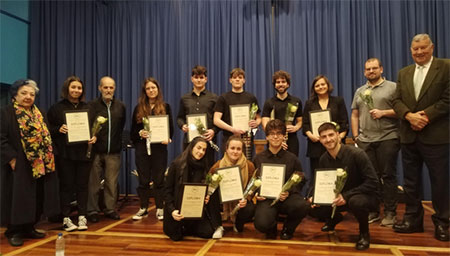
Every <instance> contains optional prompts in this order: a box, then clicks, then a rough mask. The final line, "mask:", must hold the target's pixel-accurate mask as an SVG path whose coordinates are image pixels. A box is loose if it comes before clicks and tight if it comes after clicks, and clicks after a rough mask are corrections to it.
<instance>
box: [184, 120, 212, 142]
mask: <svg viewBox="0 0 450 256" xmlns="http://www.w3.org/2000/svg"><path fill="white" fill-rule="evenodd" d="M198 122H201V123H202V124H203V127H205V130H206V129H208V124H207V122H206V114H194V115H186V123H187V125H188V127H189V131H188V134H187V135H188V142H191V141H192V140H193V139H194V138H195V137H197V136H200V135H201V134H200V133H199V132H198V128H197V124H198Z"/></svg>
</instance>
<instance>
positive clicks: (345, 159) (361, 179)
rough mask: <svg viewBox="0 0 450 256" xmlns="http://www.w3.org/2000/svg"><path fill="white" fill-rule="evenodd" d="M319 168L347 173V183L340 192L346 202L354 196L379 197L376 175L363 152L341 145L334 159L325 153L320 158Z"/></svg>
mask: <svg viewBox="0 0 450 256" xmlns="http://www.w3.org/2000/svg"><path fill="white" fill-rule="evenodd" d="M319 166H320V168H342V169H344V170H346V171H347V182H346V183H345V186H344V189H343V190H342V196H343V197H344V199H345V200H346V201H348V199H349V198H350V197H351V196H353V195H355V194H366V195H371V196H374V197H378V196H379V194H378V186H379V183H378V178H377V174H376V173H375V169H374V168H373V165H372V162H370V160H369V157H368V156H367V154H366V153H365V152H364V150H362V149H360V148H357V147H354V146H349V145H341V149H340V150H339V153H338V154H337V156H336V159H334V158H333V157H332V156H331V155H330V154H329V153H328V152H325V153H324V154H323V155H322V156H321V157H320V160H319Z"/></svg>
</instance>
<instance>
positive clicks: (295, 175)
mask: <svg viewBox="0 0 450 256" xmlns="http://www.w3.org/2000/svg"><path fill="white" fill-rule="evenodd" d="M299 179H300V175H298V174H294V175H292V178H291V180H292V181H294V182H298V181H299Z"/></svg>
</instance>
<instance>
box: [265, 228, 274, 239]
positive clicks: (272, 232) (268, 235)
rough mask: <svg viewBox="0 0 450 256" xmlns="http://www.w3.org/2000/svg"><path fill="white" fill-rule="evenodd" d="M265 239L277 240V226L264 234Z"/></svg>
mask: <svg viewBox="0 0 450 256" xmlns="http://www.w3.org/2000/svg"><path fill="white" fill-rule="evenodd" d="M266 239H272V240H275V239H277V226H275V228H274V229H272V230H271V231H269V232H267V233H266Z"/></svg>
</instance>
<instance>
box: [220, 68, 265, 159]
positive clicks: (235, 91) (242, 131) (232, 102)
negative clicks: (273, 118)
mask: <svg viewBox="0 0 450 256" xmlns="http://www.w3.org/2000/svg"><path fill="white" fill-rule="evenodd" d="M229 82H230V84H231V91H229V92H226V93H224V94H222V95H221V96H219V98H218V99H217V103H216V106H215V109H214V111H215V112H214V124H215V125H216V126H217V127H219V128H220V129H222V130H223V135H222V145H225V144H226V142H227V140H228V138H229V137H230V136H231V135H233V134H234V135H242V136H245V135H246V134H249V133H248V132H250V129H256V128H258V126H259V124H260V123H261V116H260V115H259V113H260V110H259V109H258V110H257V111H256V116H255V119H249V118H248V112H249V111H250V109H251V107H252V105H253V106H256V107H257V106H258V100H257V99H256V97H255V96H254V95H253V94H251V93H249V92H246V91H245V90H244V84H245V71H244V70H243V69H242V68H234V69H233V70H231V72H230V78H229ZM245 105H248V107H247V108H246V109H248V111H247V112H246V113H243V115H241V116H244V117H247V119H244V118H239V117H240V116H239V115H237V114H236V115H234V116H233V115H232V113H231V110H230V108H231V107H232V108H236V109H238V110H241V109H245ZM245 111H246V110H245ZM236 112H239V111H236ZM245 114H247V115H245ZM233 119H234V120H233ZM232 121H234V123H235V125H234V126H232V125H233V122H232ZM244 127H245V128H244ZM247 137H248V136H247ZM250 137H252V136H250ZM249 139H250V140H251V138H249ZM246 146H247V147H249V148H250V149H252V148H253V147H252V144H251V142H249V145H246ZM250 151H251V150H250Z"/></svg>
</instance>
